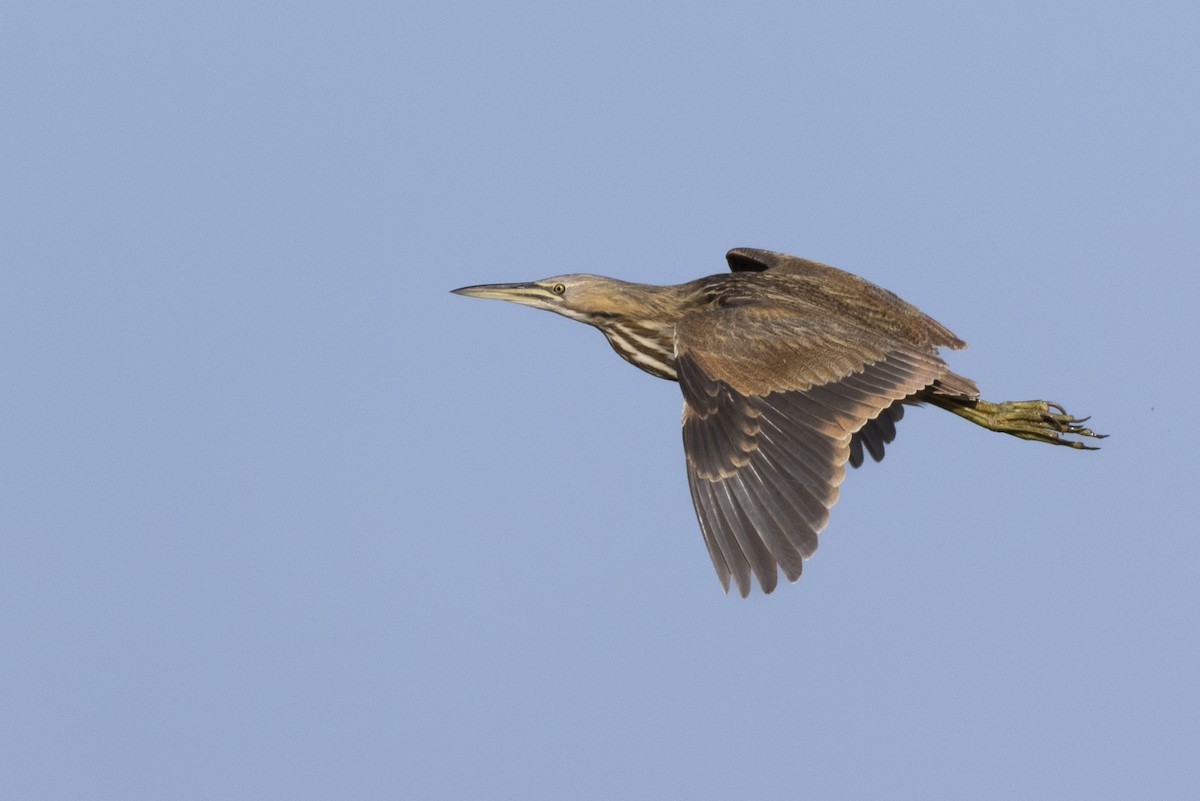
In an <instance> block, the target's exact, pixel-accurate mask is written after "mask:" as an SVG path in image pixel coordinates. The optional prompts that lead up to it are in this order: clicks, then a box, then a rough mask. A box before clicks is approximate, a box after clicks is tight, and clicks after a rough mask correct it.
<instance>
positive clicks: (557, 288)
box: [550, 284, 567, 295]
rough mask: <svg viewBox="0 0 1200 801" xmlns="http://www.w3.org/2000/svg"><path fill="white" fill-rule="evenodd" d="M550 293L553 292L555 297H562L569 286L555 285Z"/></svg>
mask: <svg viewBox="0 0 1200 801" xmlns="http://www.w3.org/2000/svg"><path fill="white" fill-rule="evenodd" d="M550 291H551V292H553V293H554V294H555V295H561V294H562V293H564V292H566V291H567V285H566V284H555V285H554V286H552V287H550Z"/></svg>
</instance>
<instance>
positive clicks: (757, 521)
mask: <svg viewBox="0 0 1200 801" xmlns="http://www.w3.org/2000/svg"><path fill="white" fill-rule="evenodd" d="M675 350H676V367H677V369H678V373H679V384H680V387H681V388H682V390H683V397H684V408H683V444H684V452H685V454H686V457H687V471H688V484H689V486H690V488H691V492H692V500H693V502H694V503H695V506H696V516H697V518H698V519H699V521H700V529H701V531H702V532H703V534H704V541H705V543H706V544H707V546H708V553H709V556H710V557H711V558H712V562H713V566H714V567H715V568H716V571H717V575H718V577H719V578H720V580H721V584H722V585H723V586H724V587H725V589H726V591H728V589H729V578H730V576H731V575H732V576H733V578H734V581H735V583H736V585H737V588H738V592H740V593H741V594H742V595H743V596H744V595H746V594H748V593H749V591H750V577H751V574H753V575H755V576H757V577H758V582H759V585H760V586H761V587H762V589H763V591H764V592H767V593H769V592H771V591H772V590H774V589H775V586H776V584H777V582H778V569H780V568H782V570H783V573H784V575H785V576H787V578H788V579H789V580H791V581H795V580H796V579H797V578H798V577H799V576H800V572H801V570H802V569H803V562H804V560H805V559H807V558H808V557H810V556H812V554H813V553H814V552H815V551H816V549H817V534H818V533H819V532H820V531H821V529H823V528H824V527H825V524H826V522H827V521H828V520H829V509H830V508H831V507H832V506H833V504H834V503H835V502H836V501H837V497H838V485H839V484H841V482H842V479H843V477H844V476H845V470H846V468H845V464H846V461H847V460H849V459H850V456H851V441H852V438H853V436H854V434H855V433H856V432H858V431H859V430H861V429H863V428H864V426H865V425H866V424H867V423H868V421H874V420H877V419H878V418H880V414H881V413H882V412H884V411H885V410H887V409H889V407H892V405H893V404H894V403H896V402H897V401H899V400H901V399H903V398H906V397H908V396H909V395H912V394H913V393H915V392H918V391H920V390H921V389H923V388H925V387H927V386H929V385H930V384H932V383H933V382H934V381H936V380H937V379H938V378H939V377H940V376H942V375H943V374H945V373H946V372H947V370H946V366H945V364H944V363H943V362H942V360H941V359H939V358H938V357H937V356H936V355H935V354H933V353H932V352H923V351H920V350H916V349H913V348H912V347H911V346H908V345H905V344H903V343H900V342H896V341H889V339H887V338H886V337H883V336H880V335H879V334H878V333H874V332H871V331H868V330H865V329H862V328H858V327H856V326H855V325H853V324H852V323H848V322H846V321H842V320H839V319H837V318H829V317H822V318H818V317H817V316H816V315H815V314H814V313H813V312H811V311H806V310H804V309H793V308H790V307H786V306H760V305H755V304H750V305H745V306H735V307H725V308H721V309H715V310H710V311H705V312H698V313H694V314H690V315H687V316H685V317H684V318H683V319H682V320H680V322H679V323H678V325H677V326H676V334H675ZM897 418H898V416H897ZM897 418H890V419H889V420H888V422H887V423H881V424H879V425H880V426H881V430H880V431H879V432H878V433H879V434H881V435H882V434H885V433H886V431H887V428H888V423H890V422H892V421H894V419H897ZM891 430H892V431H893V432H894V428H892V429H891ZM872 436H874V434H872ZM882 439H883V440H884V441H886V440H887V437H882ZM863 440H864V441H865V442H866V443H867V448H868V450H869V451H872V453H874V444H875V440H874V439H872V438H868V437H866V436H864V437H863ZM880 447H882V444H881V443H880Z"/></svg>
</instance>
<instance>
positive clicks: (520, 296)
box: [450, 284, 556, 305]
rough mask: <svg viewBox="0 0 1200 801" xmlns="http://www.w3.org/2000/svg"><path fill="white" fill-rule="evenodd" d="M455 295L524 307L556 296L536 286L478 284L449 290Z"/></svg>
mask: <svg viewBox="0 0 1200 801" xmlns="http://www.w3.org/2000/svg"><path fill="white" fill-rule="evenodd" d="M450 291H451V292H453V293H454V294H455V295H465V296H467V297H468V298H490V299H493V300H508V301H512V302H513V303H523V304H525V305H531V304H535V303H537V302H538V301H546V300H553V299H554V298H555V297H556V296H555V295H554V293H552V292H550V291H549V290H548V289H545V288H543V287H540V286H538V285H537V284H480V285H479V286H464V287H462V288H461V289H452V290H450Z"/></svg>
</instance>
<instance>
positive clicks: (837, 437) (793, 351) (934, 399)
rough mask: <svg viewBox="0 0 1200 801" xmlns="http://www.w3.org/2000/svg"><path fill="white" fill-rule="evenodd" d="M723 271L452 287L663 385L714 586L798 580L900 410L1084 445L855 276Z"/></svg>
mask: <svg viewBox="0 0 1200 801" xmlns="http://www.w3.org/2000/svg"><path fill="white" fill-rule="evenodd" d="M725 258H726V260H727V261H728V262H729V268H730V272H729V273H728V274H720V275H711V276H708V277H706V278H700V279H697V280H695V281H689V282H688V283H685V284H677V285H674V286H655V285H650V284H635V283H629V282H626V281H619V280H617V279H615V278H606V277H604V276H599V275H586V274H577V275H560V276H556V277H553V278H546V279H544V280H541V281H533V282H530V283H520V284H486V285H482V286H469V287H463V288H462V289H455V290H453V291H454V292H455V293H456V294H459V295H466V296H468V297H475V298H495V299H498V300H507V301H511V302H513V303H520V304H522V305H525V306H533V307H534V308H537V309H546V310H547V311H552V312H557V313H558V314H561V315H563V316H564V317H569V318H571V319H572V320H578V321H579V322H582V323H587V324H589V325H592V326H595V327H596V328H598V329H600V331H601V332H602V333H603V334H604V336H605V337H607V338H608V341H609V344H611V345H612V347H613V349H614V350H616V352H617V353H618V354H620V355H621V357H622V358H624V359H625V360H626V361H628V362H630V363H631V364H633V365H635V366H637V367H640V368H641V369H642V370H645V371H646V372H648V373H650V374H652V375H656V376H658V377H659V378H665V379H668V380H671V381H678V382H679V386H680V389H682V391H683V448H684V453H685V455H686V457H687V475H688V485H689V487H690V488H691V492H692V501H693V502H694V504H695V506H696V517H697V518H698V520H699V522H700V530H701V532H702V533H703V535H704V542H705V544H706V545H707V546H708V555H709V557H710V558H711V559H712V563H713V567H714V568H716V571H717V576H718V578H719V579H720V581H721V585H722V586H723V587H724V588H725V591H726V592H728V591H729V582H730V578H731V577H732V579H733V581H734V583H735V584H736V586H737V590H738V592H739V593H741V595H742V596H743V597H744V596H746V595H747V594H748V593H749V592H750V587H751V576H752V575H753V576H754V577H756V578H757V579H758V583H759V586H761V587H762V590H763V592H764V593H770V592H772V591H773V590H774V589H775V587H776V585H777V583H778V580H779V571H780V570H782V571H783V574H784V575H785V576H786V577H787V578H788V580H789V581H795V580H796V579H797V578H799V577H800V572H801V570H802V569H803V566H804V560H805V559H808V558H809V557H811V556H812V555H813V553H814V552H815V551H816V549H817V534H818V533H820V531H821V530H822V529H823V528H824V527H825V524H826V523H827V522H828V521H829V510H830V508H831V507H832V506H833V504H834V503H835V502H836V501H837V498H838V486H839V485H840V484H841V483H842V479H843V477H844V476H845V472H846V463H847V462H849V463H850V464H851V465H852V466H853V467H859V466H860V465H861V464H862V463H863V458H864V453H866V454H869V455H870V456H871V458H872V459H874V460H875V461H879V460H880V459H882V458H883V452H884V445H885V444H887V443H890V442H891V441H892V440H893V439H894V438H895V436H896V422H897V421H898V420H900V418H901V417H902V416H903V415H904V408H905V406H910V405H919V404H923V403H928V404H930V405H933V406H937V407H939V408H941V409H945V410H947V411H950V412H953V413H954V414H956V415H958V416H959V417H962V418H964V419H966V420H969V421H970V422H972V423H975V424H976V425H979V426H983V427H984V428H987V429H990V430H992V431H999V432H1002V433H1005V434H1011V435H1012V436H1014V437H1020V438H1022V439H1028V440H1035V441H1038V442H1048V443H1050V444H1053V445H1064V446H1067V447H1070V448H1077V449H1086V450H1094V449H1095V448H1094V446H1091V445H1088V444H1087V443H1086V442H1085V441H1082V440H1080V439H1072V438H1070V437H1073V436H1074V437H1088V438H1097V439H1098V438H1101V437H1103V436H1104V435H1102V434H1096V433H1095V432H1093V431H1092V430H1091V429H1089V428H1087V427H1085V426H1084V423H1085V422H1086V420H1087V418H1076V417H1073V416H1072V415H1070V414H1068V413H1067V412H1066V410H1065V409H1063V407H1061V406H1059V405H1058V404H1056V403H1050V402H1048V401H1042V400H1029V401H1005V402H1002V403H989V402H988V401H985V400H982V399H980V397H979V389H978V388H977V387H976V386H975V383H974V382H973V381H971V379H969V378H965V377H963V376H961V375H958V374H956V373H953V372H951V371H950V369H949V368H948V367H947V366H946V363H945V362H944V361H942V359H941V357H940V356H938V348H939V347H946V348H951V349H958V348H963V347H965V346H966V343H965V342H963V341H962V340H960V339H959V338H958V337H956V336H955V335H954V334H952V333H951V332H950V330H949V329H947V328H946V327H945V326H943V325H942V324H941V323H938V322H937V321H936V320H934V319H932V318H931V317H929V316H927V315H926V314H924V313H923V312H921V310H920V309H917V308H916V307H915V306H912V305H910V304H908V303H905V302H904V301H903V300H901V299H900V298H898V297H897V296H896V295H894V294H892V293H891V292H889V291H887V290H886V289H882V288H880V287H878V286H875V285H874V284H872V283H870V282H869V281H866V280H864V279H862V278H859V277H858V276H856V275H852V274H850V273H847V272H844V271H842V270H839V269H837V268H835V267H830V266H828V265H825V264H820V263H818V262H815V261H809V260H807V259H801V258H797V257H795V256H789V255H787V254H784V253H776V252H773V251H767V250H756V249H752V248H736V249H734V250H731V251H729V253H727V254H726V256H725Z"/></svg>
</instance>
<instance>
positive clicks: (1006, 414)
mask: <svg viewBox="0 0 1200 801" xmlns="http://www.w3.org/2000/svg"><path fill="white" fill-rule="evenodd" d="M926 400H928V401H929V402H931V403H934V404H937V405H938V406H940V407H942V408H943V409H945V410H947V411H950V412H954V413H955V414H957V415H958V416H959V417H961V418H963V419H964V420H970V421H971V422H972V423H974V424H975V425H977V426H983V427H984V428H987V429H990V430H992V431H999V432H1001V433H1002V434H1010V435H1012V436H1014V437H1020V438H1021V439H1031V440H1035V441H1037V442H1048V443H1050V444H1051V445H1065V446H1067V447H1068V448H1078V449H1080V450H1088V451H1094V450H1096V449H1097V448H1096V446H1095V445H1088V444H1087V443H1085V442H1081V441H1079V440H1075V439H1063V436H1064V435H1068V436H1078V437H1092V438H1093V439H1103V438H1104V437H1106V436H1108V435H1107V434H1097V433H1096V432H1095V431H1092V430H1091V429H1090V428H1088V427H1086V426H1084V425H1083V423H1086V422H1087V421H1088V419H1089V418H1087V417H1074V416H1072V415H1070V414H1067V410H1066V409H1064V408H1063V407H1062V406H1060V405H1059V404H1057V403H1052V402H1050V401H1043V400H1027V401H1004V402H1003V403H990V402H988V401H985V400H964V399H962V398H953V397H944V396H943V397H931V398H926Z"/></svg>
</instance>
